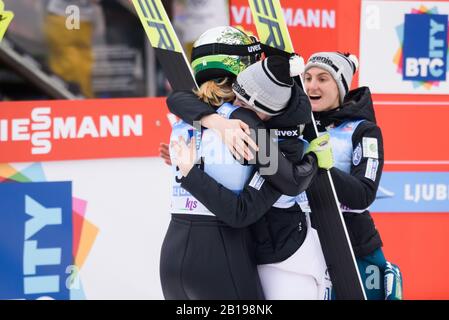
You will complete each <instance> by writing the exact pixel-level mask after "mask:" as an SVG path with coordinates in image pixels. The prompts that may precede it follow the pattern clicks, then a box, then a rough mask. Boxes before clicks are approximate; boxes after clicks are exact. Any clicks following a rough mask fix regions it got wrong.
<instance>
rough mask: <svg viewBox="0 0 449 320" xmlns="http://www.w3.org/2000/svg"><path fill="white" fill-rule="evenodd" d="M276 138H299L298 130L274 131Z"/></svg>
mask: <svg viewBox="0 0 449 320" xmlns="http://www.w3.org/2000/svg"><path fill="white" fill-rule="evenodd" d="M276 136H278V137H299V130H298V129H296V130H276Z"/></svg>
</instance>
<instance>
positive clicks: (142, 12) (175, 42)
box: [132, 0, 183, 53]
mask: <svg viewBox="0 0 449 320" xmlns="http://www.w3.org/2000/svg"><path fill="white" fill-rule="evenodd" d="M132 2H133V4H134V7H135V8H136V11H137V14H138V16H139V18H140V22H142V25H143V28H144V29H145V32H146V33H147V36H148V38H149V39H150V42H151V46H152V47H154V48H159V49H164V50H170V51H176V52H179V53H182V52H183V49H182V46H181V43H180V42H179V39H178V37H177V36H176V33H175V30H174V29H173V26H172V24H171V22H170V19H169V18H168V15H167V12H166V11H165V8H164V6H163V4H162V2H161V1H160V0H132Z"/></svg>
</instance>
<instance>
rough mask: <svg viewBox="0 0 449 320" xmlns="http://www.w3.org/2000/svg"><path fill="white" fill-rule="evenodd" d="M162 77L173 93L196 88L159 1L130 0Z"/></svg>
mask: <svg viewBox="0 0 449 320" xmlns="http://www.w3.org/2000/svg"><path fill="white" fill-rule="evenodd" d="M132 2H133V4H134V7H135V9H136V12H137V15H138V16H139V18H140V22H141V23H142V25H143V28H144V29H145V32H146V34H147V36H148V39H149V40H150V43H151V46H152V47H153V48H154V50H155V53H156V57H157V59H158V61H159V63H160V65H161V67H162V69H163V70H164V73H165V76H166V77H167V79H168V82H170V85H171V86H172V88H173V89H175V90H192V89H194V88H196V87H197V85H196V82H195V77H194V75H193V72H192V70H191V68H190V64H189V62H188V60H187V57H186V55H185V54H184V50H183V48H182V46H181V42H180V41H179V39H178V37H177V36H176V33H175V30H174V28H173V26H172V24H171V22H170V19H169V18H168V15H167V12H166V11H165V8H164V5H163V4H162V1H161V0H132Z"/></svg>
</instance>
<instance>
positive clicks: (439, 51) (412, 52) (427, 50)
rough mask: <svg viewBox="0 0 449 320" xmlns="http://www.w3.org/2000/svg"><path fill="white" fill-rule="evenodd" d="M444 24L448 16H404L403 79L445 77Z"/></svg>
mask: <svg viewBox="0 0 449 320" xmlns="http://www.w3.org/2000/svg"><path fill="white" fill-rule="evenodd" d="M447 24H448V15H440V14H406V15H405V24H404V47H403V50H404V52H403V64H404V68H403V79H404V80H412V81H445V80H446V69H447V47H448V43H447V41H448V40H447Z"/></svg>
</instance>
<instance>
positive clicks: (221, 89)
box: [194, 78, 235, 107]
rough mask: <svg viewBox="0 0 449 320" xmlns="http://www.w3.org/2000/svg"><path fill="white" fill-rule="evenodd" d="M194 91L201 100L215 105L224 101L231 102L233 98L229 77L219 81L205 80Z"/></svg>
mask: <svg viewBox="0 0 449 320" xmlns="http://www.w3.org/2000/svg"><path fill="white" fill-rule="evenodd" d="M194 92H195V94H196V95H197V96H198V97H199V98H200V99H201V100H203V101H204V102H206V103H208V104H210V105H212V106H215V107H219V106H221V105H222V104H223V103H225V102H232V101H234V99H235V94H234V92H233V91H232V86H231V81H230V79H229V78H224V79H223V80H221V81H220V82H215V81H214V80H209V81H206V82H204V83H203V84H202V85H201V86H200V88H199V89H198V90H194Z"/></svg>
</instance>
